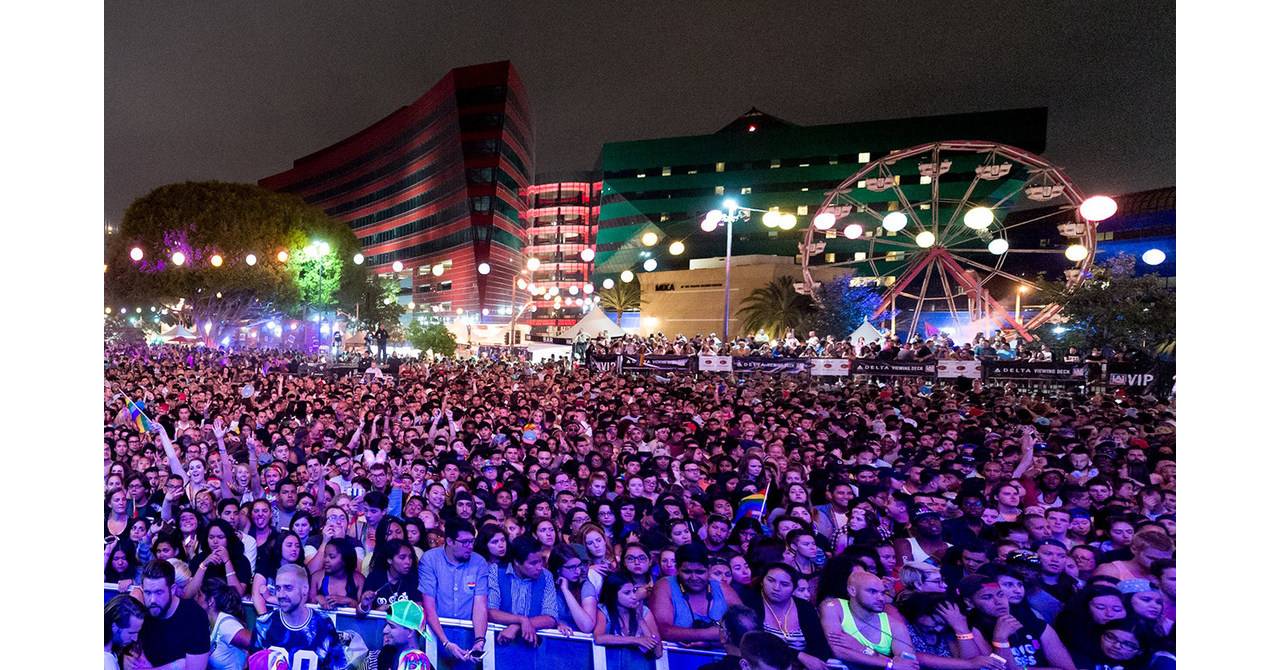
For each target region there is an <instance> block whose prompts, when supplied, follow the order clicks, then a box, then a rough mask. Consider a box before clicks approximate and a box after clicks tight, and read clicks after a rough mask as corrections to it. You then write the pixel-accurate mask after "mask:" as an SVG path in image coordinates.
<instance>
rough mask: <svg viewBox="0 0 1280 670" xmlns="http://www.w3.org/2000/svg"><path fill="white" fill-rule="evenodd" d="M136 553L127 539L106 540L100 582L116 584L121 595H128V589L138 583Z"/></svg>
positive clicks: (113, 538) (112, 538) (111, 538)
mask: <svg viewBox="0 0 1280 670" xmlns="http://www.w3.org/2000/svg"><path fill="white" fill-rule="evenodd" d="M136 551H137V550H136V549H135V548H134V546H133V543H132V542H130V541H129V540H127V539H125V540H122V539H120V538H118V537H114V536H113V537H110V538H107V546H106V550H105V551H103V559H104V560H103V563H104V565H103V575H102V581H103V582H104V583H106V584H117V585H118V586H119V588H120V592H121V593H128V592H129V588H130V587H131V586H133V584H134V583H135V582H137V581H138V563H137V562H136V558H135V556H136Z"/></svg>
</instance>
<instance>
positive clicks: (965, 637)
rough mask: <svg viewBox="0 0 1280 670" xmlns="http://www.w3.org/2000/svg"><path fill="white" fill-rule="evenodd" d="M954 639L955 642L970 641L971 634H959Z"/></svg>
mask: <svg viewBox="0 0 1280 670" xmlns="http://www.w3.org/2000/svg"><path fill="white" fill-rule="evenodd" d="M956 639H957V640H972V639H973V633H961V634H959V635H956Z"/></svg>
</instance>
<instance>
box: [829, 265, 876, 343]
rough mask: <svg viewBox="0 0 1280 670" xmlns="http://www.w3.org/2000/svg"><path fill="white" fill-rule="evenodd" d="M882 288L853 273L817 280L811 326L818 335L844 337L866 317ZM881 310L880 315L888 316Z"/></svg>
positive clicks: (870, 313) (873, 307)
mask: <svg viewBox="0 0 1280 670" xmlns="http://www.w3.org/2000/svg"><path fill="white" fill-rule="evenodd" d="M884 293H885V291H884V288H883V287H880V286H876V285H875V284H871V283H863V282H859V281H857V280H856V278H855V275H852V274H847V275H840V276H839V277H836V278H835V279H832V280H830V281H825V282H821V283H820V284H819V285H818V288H817V297H818V300H819V306H818V308H817V310H816V313H815V314H814V318H813V320H812V322H811V323H812V328H811V329H812V330H815V331H817V332H818V333H819V334H821V335H834V336H836V337H838V338H843V337H848V336H849V334H850V333H852V332H853V331H855V330H857V329H858V326H861V325H862V320H863V319H864V318H870V317H871V315H872V314H874V313H875V311H876V308H877V307H879V306H880V301H881V300H882V299H883V298H884ZM892 316H893V314H891V313H889V312H885V313H884V314H882V315H881V316H880V318H882V319H888V318H892Z"/></svg>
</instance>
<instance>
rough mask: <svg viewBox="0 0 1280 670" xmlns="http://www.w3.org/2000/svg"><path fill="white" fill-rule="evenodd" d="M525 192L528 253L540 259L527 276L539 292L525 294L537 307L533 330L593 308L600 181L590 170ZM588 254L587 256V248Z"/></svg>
mask: <svg viewBox="0 0 1280 670" xmlns="http://www.w3.org/2000/svg"><path fill="white" fill-rule="evenodd" d="M541 181H544V182H545V183H541V184H535V185H533V186H530V187H529V188H528V189H527V190H526V191H525V195H526V200H527V201H528V203H529V209H528V210H527V211H526V212H525V219H526V222H527V230H528V245H527V246H526V247H525V255H526V256H527V257H528V258H536V259H538V267H537V269H536V270H532V271H529V272H528V273H527V274H526V275H525V276H524V279H526V280H529V281H531V283H532V287H533V290H534V291H537V293H536V294H534V293H530V294H529V295H526V296H524V297H525V299H526V300H528V301H530V302H531V304H532V305H533V306H534V307H536V311H535V312H534V313H533V314H531V315H530V318H529V319H528V320H527V321H525V323H528V324H529V325H530V326H531V327H532V328H533V331H534V332H535V333H544V332H555V331H556V330H557V329H563V328H568V327H571V326H573V325H574V324H575V323H577V322H578V321H579V320H580V319H581V318H582V315H583V314H584V313H585V312H586V311H590V306H591V304H592V302H591V301H592V299H593V298H594V297H595V296H594V292H595V287H594V286H593V285H591V283H590V282H591V270H592V267H593V265H594V264H593V262H592V259H593V257H594V255H595V228H596V222H597V220H598V219H599V216H600V182H599V181H593V180H592V179H591V175H580V176H578V178H574V179H569V178H568V177H566V178H565V179H564V180H557V181H549V180H546V179H543V180H541ZM584 251H585V252H586V256H585V257H584V256H583V252H584Z"/></svg>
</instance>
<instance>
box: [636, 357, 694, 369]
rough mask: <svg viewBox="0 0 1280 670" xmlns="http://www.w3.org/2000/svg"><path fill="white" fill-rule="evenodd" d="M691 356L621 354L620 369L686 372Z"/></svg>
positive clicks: (691, 361)
mask: <svg viewBox="0 0 1280 670" xmlns="http://www.w3.org/2000/svg"><path fill="white" fill-rule="evenodd" d="M693 361H694V358H693V357H691V356H671V355H665V356H663V355H649V354H644V355H630V354H623V355H622V369H623V371H625V372H644V371H647V370H662V371H667V372H688V371H689V369H690V366H691V365H692V364H693Z"/></svg>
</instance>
